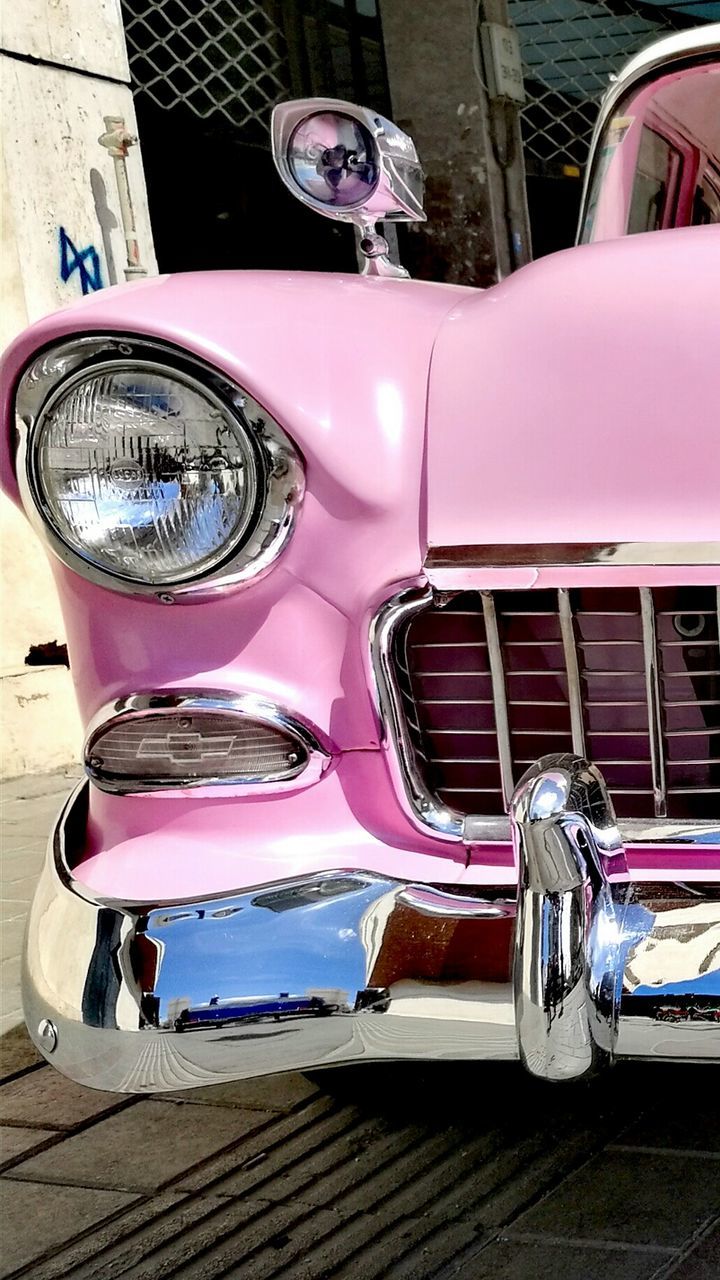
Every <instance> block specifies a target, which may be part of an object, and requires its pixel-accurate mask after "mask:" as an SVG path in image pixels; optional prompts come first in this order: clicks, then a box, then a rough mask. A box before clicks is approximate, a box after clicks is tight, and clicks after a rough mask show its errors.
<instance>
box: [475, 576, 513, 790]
mask: <svg viewBox="0 0 720 1280" xmlns="http://www.w3.org/2000/svg"><path fill="white" fill-rule="evenodd" d="M480 595H481V598H482V608H483V617H484V619H485V633H486V635H487V645H488V658H489V661H490V678H491V682H492V691H493V701H494V703H495V728H496V729H497V739H498V757H499V760H500V778H501V780H502V791H503V799H504V801H505V806H506V807H508V806H509V804H510V801H511V799H512V794H513V791H514V789H515V780H514V778H513V760H512V746H511V743H510V722H509V720H508V709H507V693H506V689H505V668H504V665H503V653H502V648H501V646H500V633H499V631H498V624H497V614H496V613H495V600H494V598H493V595H492V592H491V591H482V592H481V593H480Z"/></svg>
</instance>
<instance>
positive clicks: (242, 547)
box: [15, 334, 305, 604]
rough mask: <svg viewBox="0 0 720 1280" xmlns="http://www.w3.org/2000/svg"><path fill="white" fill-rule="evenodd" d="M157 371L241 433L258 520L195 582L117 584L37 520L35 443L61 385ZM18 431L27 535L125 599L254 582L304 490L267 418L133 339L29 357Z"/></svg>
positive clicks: (300, 469)
mask: <svg viewBox="0 0 720 1280" xmlns="http://www.w3.org/2000/svg"><path fill="white" fill-rule="evenodd" d="M144 366H148V367H151V368H154V369H158V368H165V369H166V371H167V372H168V373H169V374H171V375H174V376H176V377H180V378H181V379H182V380H183V381H185V382H188V383H190V384H194V385H196V386H197V387H198V389H199V390H200V392H201V393H202V394H203V395H204V396H205V397H207V398H208V399H210V400H213V401H215V402H216V403H217V404H218V406H219V408H221V409H222V410H223V411H224V412H225V413H230V414H231V415H232V416H233V418H235V419H236V420H237V422H238V424H239V426H240V428H241V429H242V430H243V432H244V434H245V437H246V439H247V443H248V449H249V450H250V451H251V452H252V453H253V454H254V455H256V457H257V463H256V465H257V469H258V481H259V483H260V484H261V486H262V488H263V489H264V494H263V496H262V499H261V505H260V507H259V510H258V513H257V515H256V517H255V518H254V522H252V521H251V523H250V525H249V529H250V532H249V534H248V528H247V527H246V528H245V530H244V531H241V532H240V534H239V535H238V537H236V539H235V541H234V543H232V544H231V545H230V546H228V547H227V548H226V550H225V552H224V554H223V557H222V560H221V561H220V563H218V564H217V565H216V566H215V567H214V568H212V570H210V571H207V570H206V571H205V572H204V573H203V574H202V575H196V576H195V577H189V578H187V577H186V578H183V579H181V580H177V581H168V582H163V583H148V582H138V581H134V580H130V579H127V578H123V577H121V576H119V575H118V574H114V573H112V572H111V571H110V570H106V569H102V568H100V567H99V566H98V565H95V564H93V563H92V562H91V561H90V560H89V559H86V558H85V557H84V556H83V555H81V554H80V553H78V552H76V551H74V550H73V549H72V548H70V547H69V546H68V545H67V544H66V543H65V542H64V541H63V539H62V537H61V536H60V534H59V533H57V532H56V531H55V530H54V529H53V527H52V526H51V525H50V524H49V522H48V521H47V519H46V518H45V516H44V514H43V503H42V500H41V497H40V494H39V493H38V486H37V484H36V479H35V467H34V454H35V443H36V441H37V439H38V436H39V432H40V430H41V428H42V421H43V417H44V414H45V413H46V411H47V410H48V409H49V408H50V407H51V406H52V404H53V402H54V400H55V399H56V398H57V397H58V396H59V395H61V394H62V393H63V392H64V390H65V388H66V386H68V385H69V384H70V383H72V382H73V381H75V380H76V379H78V378H82V377H83V376H86V375H88V374H89V373H91V372H93V371H94V370H96V369H97V370H101V369H105V368H128V367H129V368H132V369H136V370H137V369H142V368H143V367H144ZM15 417H16V423H17V431H18V446H17V476H18V485H19V488H20V494H21V497H22V501H23V507H24V509H25V512H26V514H27V517H28V519H29V521H30V523H31V524H32V526H33V528H34V529H35V530H36V532H37V533H38V534H39V536H40V537H41V538H42V540H43V542H44V543H45V544H46V546H47V547H48V549H49V550H50V551H51V552H52V553H53V555H55V556H56V557H57V558H58V559H59V560H61V561H62V563H63V564H66V565H67V566H68V567H69V568H71V569H73V570H74V571H75V572H76V573H79V574H80V575H81V576H82V577H84V578H87V579H88V580H89V581H90V582H94V583H97V584H98V585H100V586H104V587H110V588H112V589H113V590H116V591H121V592H124V593H126V594H129V595H136V596H144V597H154V598H156V599H158V600H160V601H162V603H165V604H172V603H173V602H174V601H175V600H182V601H183V603H185V604H190V603H193V602H195V601H202V600H205V599H207V598H208V597H210V596H213V595H217V594H218V593H219V592H222V591H224V590H225V589H226V588H228V587H239V586H242V585H244V584H246V583H248V582H250V581H256V580H257V579H258V578H260V577H262V576H264V575H265V574H266V573H267V572H268V571H269V570H270V568H271V567H272V565H273V564H274V563H275V561H276V560H277V558H278V556H279V555H280V553H281V552H282V551H283V549H284V547H285V546H286V545H287V543H288V541H289V539H290V538H291V536H292V534H293V532H294V530H295V525H296V521H297V516H298V511H299V508H300V506H301V504H302V500H303V495H304V490H305V472H304V465H303V461H302V458H301V457H300V454H299V453H298V451H297V449H296V448H295V445H294V444H293V443H292V441H291V440H290V438H289V436H288V435H287V434H286V433H285V431H283V429H282V427H281V426H280V425H279V423H277V422H276V421H275V419H274V418H272V417H271V415H270V414H269V413H268V411H267V410H266V409H264V408H263V407H262V405H260V404H259V403H258V402H257V401H256V400H255V399H254V398H253V397H252V396H251V395H250V394H249V393H248V392H247V391H244V390H243V389H242V388H241V387H238V386H237V385H235V384H234V383H233V382H231V381H230V379H229V378H228V377H227V376H226V375H225V374H224V373H221V372H220V371H219V370H218V369H215V368H214V367H213V366H212V365H210V364H207V363H206V362H205V361H204V360H201V359H199V358H198V357H196V356H194V355H192V354H191V353H190V352H187V351H184V350H181V349H180V348H176V347H172V346H171V345H170V344H168V343H163V342H159V341H155V340H151V339H148V338H142V337H138V336H137V335H136V334H130V335H127V336H123V335H120V334H92V335H90V336H87V337H81V338H73V339H70V340H65V341H64V342H61V343H56V344H54V345H53V346H51V347H49V348H47V349H46V350H45V351H42V352H40V353H38V354H36V355H35V356H34V357H33V359H32V361H31V363H30V364H29V365H28V366H27V367H26V368H25V370H24V372H23V374H22V375H21V378H20V381H19V383H18V387H17V391H16V394H15Z"/></svg>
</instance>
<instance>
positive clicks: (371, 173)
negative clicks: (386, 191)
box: [287, 111, 379, 209]
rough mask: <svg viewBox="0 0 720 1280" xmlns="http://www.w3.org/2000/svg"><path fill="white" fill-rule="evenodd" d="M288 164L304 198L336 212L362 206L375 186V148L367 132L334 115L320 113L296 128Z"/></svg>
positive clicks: (376, 174) (346, 119)
mask: <svg viewBox="0 0 720 1280" xmlns="http://www.w3.org/2000/svg"><path fill="white" fill-rule="evenodd" d="M287 161H288V165H289V167H290V170H291V172H292V174H293V177H294V178H295V181H296V182H297V183H298V186H299V187H300V188H301V189H302V190H303V191H304V192H305V193H306V195H309V196H312V197H313V199H315V200H318V201H320V202H321V203H322V204H326V205H330V206H332V207H335V208H344V209H347V208H354V207H356V206H357V205H361V204H363V203H364V202H365V201H366V200H367V198H368V196H369V195H370V194H371V192H372V191H373V190H374V189H375V187H376V186H377V182H378V176H379V175H378V166H377V157H376V147H375V144H374V142H373V139H372V135H371V134H370V131H369V129H366V128H365V126H364V125H362V124H361V123H360V122H359V121H358V120H352V119H351V118H350V117H349V116H344V115H340V114H338V113H337V112H334V111H323V112H319V113H318V114H316V115H312V116H309V117H308V118H307V119H305V120H303V121H302V122H301V123H300V124H299V125H298V127H297V128H296V129H295V131H294V133H293V135H292V137H291V139H290V144H289V147H288V153H287Z"/></svg>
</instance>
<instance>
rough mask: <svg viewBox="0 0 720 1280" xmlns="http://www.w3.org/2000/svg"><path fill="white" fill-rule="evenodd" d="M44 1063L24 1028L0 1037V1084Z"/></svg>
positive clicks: (18, 1028)
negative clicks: (12, 1076) (18, 1073)
mask: <svg viewBox="0 0 720 1280" xmlns="http://www.w3.org/2000/svg"><path fill="white" fill-rule="evenodd" d="M42 1061H43V1059H42V1058H41V1057H40V1054H39V1053H38V1052H37V1050H36V1049H35V1047H34V1045H33V1043H32V1041H31V1040H30V1037H29V1036H28V1033H27V1031H26V1030H25V1027H24V1026H20V1027H15V1028H14V1029H13V1030H12V1031H9V1032H8V1033H7V1035H3V1036H2V1037H0V1082H1V1081H3V1080H7V1078H8V1076H11V1075H15V1074H16V1073H17V1072H18V1071H26V1070H27V1069H28V1068H29V1067H32V1066H34V1065H35V1064H36V1063H37V1064H40V1063H41V1062H42Z"/></svg>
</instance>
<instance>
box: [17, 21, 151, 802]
mask: <svg viewBox="0 0 720 1280" xmlns="http://www.w3.org/2000/svg"><path fill="white" fill-rule="evenodd" d="M2 18H3V21H2V51H3V52H2V54H1V55H0V56H1V57H2V95H3V103H2V108H3V109H2V132H1V138H0V141H1V144H2V154H1V159H0V163H1V166H2V167H1V169H0V177H1V178H2V245H1V248H0V287H1V288H2V298H3V307H2V309H1V311H0V345H2V346H3V347H4V346H6V345H7V343H8V342H10V341H11V340H12V339H13V338H14V337H15V335H16V334H17V333H18V332H20V330H21V329H22V328H24V326H25V325H26V324H27V323H28V322H30V321H32V320H35V319H38V318H39V317H40V316H42V315H46V314H47V313H48V312H49V311H53V310H55V309H56V308H57V307H59V306H62V305H63V304H65V303H68V302H72V301H75V300H76V299H77V298H79V297H81V296H82V295H83V294H84V293H89V292H92V291H94V290H95V289H97V288H105V287H107V286H108V285H110V284H116V283H120V284H122V283H123V282H124V279H125V277H124V274H123V268H124V266H125V261H126V258H125V243H124V237H123V230H122V225H121V219H120V209H119V204H118V197H117V188H116V183H115V170H114V165H113V160H112V157H111V156H110V154H109V152H108V151H107V150H106V149H105V148H104V147H102V146H100V144H99V142H98V138H99V137H100V135H101V134H102V133H104V132H105V125H104V123H103V117H104V116H122V117H124V119H125V122H126V126H127V128H128V129H129V131H130V132H131V133H137V127H136V122H135V113H134V109H133V103H132V95H131V92H130V89H129V87H128V80H129V71H128V63H127V53H126V49H125V36H124V31H123V25H122V18H121V13H120V3H119V0H22V3H14V4H7V5H5V6H4V7H3V15H2ZM127 164H128V173H129V178H130V184H131V189H132V193H133V202H134V206H135V214H136V220H137V225H138V235H139V240H140V248H141V256H142V262H143V265H144V266H145V267H146V268H147V269H148V272H149V273H151V274H154V273H155V272H156V270H157V267H156V263H155V256H154V250H153V242H152V232H151V227H150V221H149V216H148V210H147V196H146V191H145V179H144V174H143V167H142V157H141V153H140V148H139V147H133V148H131V151H130V155H129V158H128V162H127ZM0 538H1V539H2V575H1V582H2V630H1V632H0V636H1V644H2V658H1V666H2V680H3V690H2V726H3V752H2V762H1V769H2V776H4V777H12V776H15V775H17V774H20V773H23V772H34V771H40V770H43V769H52V768H58V767H60V766H62V765H64V764H67V763H70V762H71V761H74V760H77V758H78V753H79V749H80V738H81V730H80V723H79V718H78V715H77V712H76V710H75V703H74V698H73V693H72V685H71V680H70V676H69V673H68V671H67V669H66V668H64V667H62V666H50V667H37V666H36V667H34V668H30V667H27V666H25V657H26V655H27V654H28V652H29V650H30V647H31V646H32V645H43V644H46V643H48V642H49V641H53V640H55V641H57V642H58V643H59V644H62V643H63V641H64V631H63V624H62V618H61V615H60V610H59V606H58V604H57V600H56V595H55V590H54V586H53V582H52V576H51V573H50V569H49V567H48V564H47V560H46V558H45V553H44V552H43V550H42V548H41V546H40V544H39V543H38V540H37V538H36V536H35V534H34V533H32V532H31V530H30V527H29V525H28V524H27V521H26V520H25V518H24V516H23V515H22V514H21V513H19V512H18V511H16V509H15V508H14V507H12V505H11V504H10V503H9V502H8V501H7V500H6V499H5V498H2V500H1V503H0Z"/></svg>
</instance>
